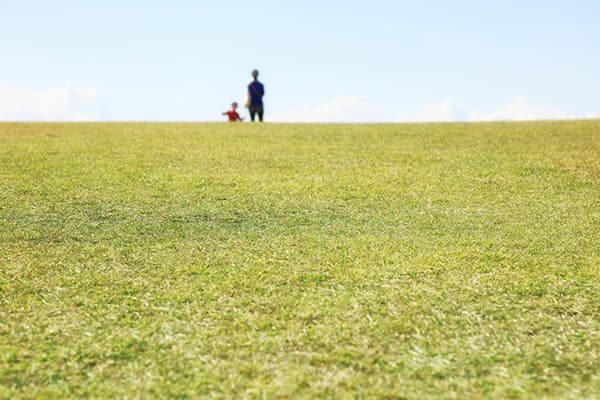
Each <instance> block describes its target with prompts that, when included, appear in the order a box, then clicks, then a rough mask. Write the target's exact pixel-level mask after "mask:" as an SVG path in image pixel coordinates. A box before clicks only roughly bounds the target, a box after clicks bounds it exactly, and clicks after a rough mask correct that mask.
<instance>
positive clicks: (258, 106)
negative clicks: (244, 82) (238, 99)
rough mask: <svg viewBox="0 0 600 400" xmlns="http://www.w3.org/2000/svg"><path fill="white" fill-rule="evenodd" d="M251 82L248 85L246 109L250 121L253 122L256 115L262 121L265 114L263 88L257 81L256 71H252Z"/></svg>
mask: <svg viewBox="0 0 600 400" xmlns="http://www.w3.org/2000/svg"><path fill="white" fill-rule="evenodd" d="M252 78H254V79H253V81H252V82H250V84H249V85H248V102H247V103H246V107H248V111H250V120H251V121H252V122H254V118H255V117H256V116H257V115H258V120H259V121H260V122H262V121H263V115H264V113H265V110H264V106H263V100H262V98H263V96H264V95H265V87H264V86H263V84H262V83H260V82H259V81H258V70H257V69H255V70H254V71H252Z"/></svg>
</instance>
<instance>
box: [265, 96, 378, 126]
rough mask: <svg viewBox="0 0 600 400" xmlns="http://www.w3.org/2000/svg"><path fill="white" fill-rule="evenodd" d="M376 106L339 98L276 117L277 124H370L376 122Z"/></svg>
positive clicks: (351, 98)
mask: <svg viewBox="0 0 600 400" xmlns="http://www.w3.org/2000/svg"><path fill="white" fill-rule="evenodd" d="M376 114H377V110H376V108H375V107H374V106H372V105H371V104H369V103H367V102H366V101H364V100H361V99H359V98H358V97H351V96H338V97H336V98H334V99H333V100H331V101H329V102H327V103H324V104H321V105H319V106H315V107H307V108H304V109H301V110H295V111H289V112H284V113H280V114H276V115H274V116H273V117H272V118H271V120H272V121H276V122H369V121H375V120H376Z"/></svg>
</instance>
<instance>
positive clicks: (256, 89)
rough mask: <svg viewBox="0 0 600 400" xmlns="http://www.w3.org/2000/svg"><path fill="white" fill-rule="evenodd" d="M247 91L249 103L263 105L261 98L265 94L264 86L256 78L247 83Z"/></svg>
mask: <svg viewBox="0 0 600 400" xmlns="http://www.w3.org/2000/svg"><path fill="white" fill-rule="evenodd" d="M248 93H249V94H250V105H252V106H262V105H263V101H262V98H263V96H264V95H265V87H264V86H263V84H262V83H260V82H259V81H257V80H255V81H252V83H251V84H249V85H248Z"/></svg>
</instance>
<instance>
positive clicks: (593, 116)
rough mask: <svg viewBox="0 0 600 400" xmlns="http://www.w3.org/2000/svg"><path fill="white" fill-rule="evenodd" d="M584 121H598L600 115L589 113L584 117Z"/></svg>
mask: <svg viewBox="0 0 600 400" xmlns="http://www.w3.org/2000/svg"><path fill="white" fill-rule="evenodd" d="M585 118H586V119H600V113H597V112H591V113H589V114H587V115H586V116H585Z"/></svg>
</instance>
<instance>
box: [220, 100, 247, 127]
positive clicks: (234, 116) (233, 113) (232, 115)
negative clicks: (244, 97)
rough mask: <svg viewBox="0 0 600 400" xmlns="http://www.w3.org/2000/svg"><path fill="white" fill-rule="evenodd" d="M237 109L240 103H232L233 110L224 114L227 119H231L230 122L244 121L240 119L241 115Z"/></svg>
mask: <svg viewBox="0 0 600 400" xmlns="http://www.w3.org/2000/svg"><path fill="white" fill-rule="evenodd" d="M237 107H238V103H236V102H235V101H234V102H233V103H231V110H229V111H225V112H224V113H223V115H227V117H228V118H229V122H237V121H243V120H244V119H243V118H242V117H240V114H238V112H237V111H236V110H237Z"/></svg>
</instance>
